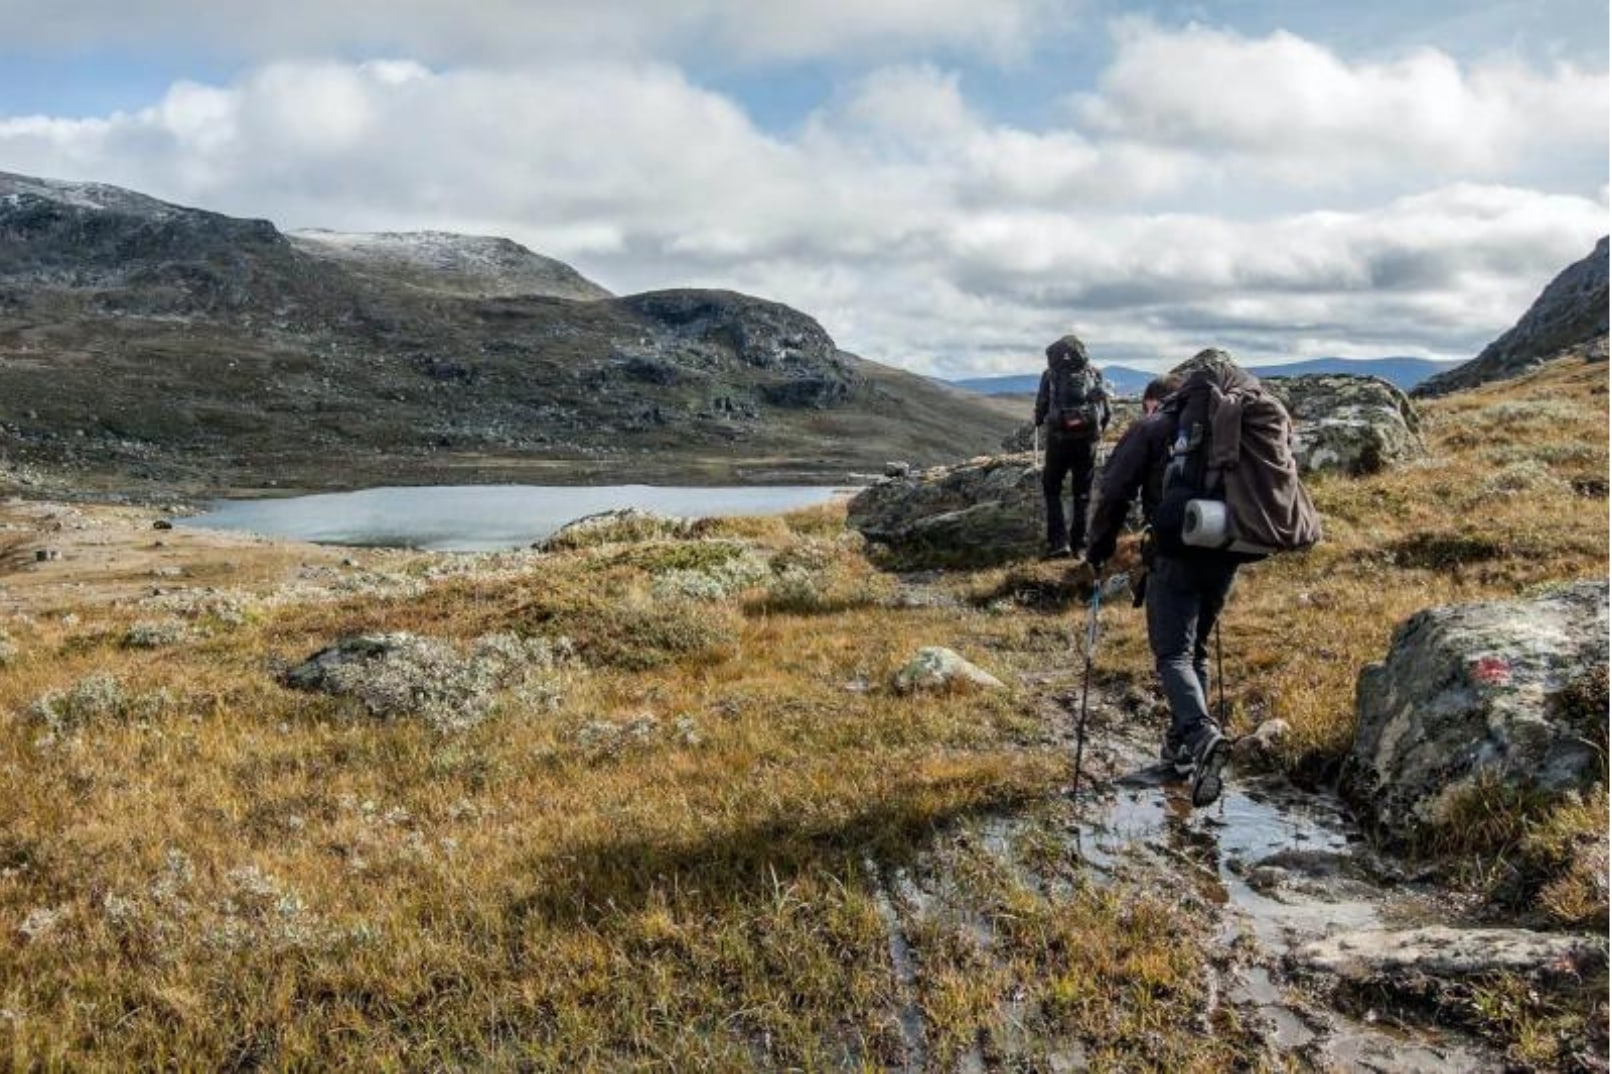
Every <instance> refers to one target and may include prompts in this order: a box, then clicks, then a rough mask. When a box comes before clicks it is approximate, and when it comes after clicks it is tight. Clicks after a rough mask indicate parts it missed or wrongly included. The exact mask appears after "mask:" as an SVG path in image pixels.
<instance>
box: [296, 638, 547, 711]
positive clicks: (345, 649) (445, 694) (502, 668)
mask: <svg viewBox="0 0 1612 1074" xmlns="http://www.w3.org/2000/svg"><path fill="white" fill-rule="evenodd" d="M571 658H572V649H571V643H570V642H569V641H568V640H567V639H564V638H561V639H559V640H558V641H555V642H550V641H548V640H547V639H544V638H519V637H516V636H515V635H513V634H487V635H484V636H482V637H481V638H478V639H476V641H475V643H474V644H472V645H471V646H469V647H468V649H461V648H460V647H459V646H456V645H453V644H452V643H450V642H447V641H444V640H442V639H439V638H427V637H421V636H419V635H416V634H409V633H406V632H399V633H392V634H364V635H358V636H354V637H349V638H343V639H342V640H341V641H338V642H337V643H336V644H334V645H331V646H329V647H327V648H324V649H321V650H319V651H318V652H317V653H315V654H313V655H312V656H310V657H309V658H308V659H307V660H305V661H303V662H302V663H301V664H298V665H297V666H296V667H293V668H291V669H290V670H288V671H287V672H285V674H284V675H283V676H282V678H281V681H282V682H284V683H285V685H287V686H289V687H291V688H293V689H297V690H308V691H312V692H316V693H324V694H330V695H333V696H336V697H347V698H352V699H353V700H355V701H357V702H359V703H360V704H361V705H362V706H363V707H364V709H365V710H366V711H367V712H368V713H369V714H370V715H371V716H375V717H377V718H379V719H383V720H401V719H418V720H421V721H423V722H425V723H427V724H429V725H430V726H432V727H434V728H436V729H437V730H439V731H462V730H464V729H466V728H469V727H473V726H475V725H476V724H478V723H480V722H481V721H482V720H484V719H486V718H487V716H488V715H490V714H491V713H492V711H493V706H494V703H495V702H496V701H497V698H498V694H499V693H500V692H501V691H503V690H506V689H511V688H516V687H519V688H520V689H521V692H522V694H523V696H522V698H521V700H522V702H523V704H526V705H528V706H530V705H533V704H536V705H539V706H543V707H548V706H552V705H553V704H554V703H556V702H557V700H558V698H559V682H558V680H557V679H555V678H553V677H552V675H551V674H550V673H553V672H555V671H556V670H557V669H558V668H560V667H561V666H563V665H565V664H568V663H569V662H570V661H571Z"/></svg>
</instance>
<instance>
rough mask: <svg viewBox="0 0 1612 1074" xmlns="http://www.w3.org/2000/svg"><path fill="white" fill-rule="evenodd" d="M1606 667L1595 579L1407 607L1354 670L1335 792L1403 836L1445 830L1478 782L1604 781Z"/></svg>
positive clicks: (1540, 788) (1601, 589)
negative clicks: (1518, 595) (1512, 597)
mask: <svg viewBox="0 0 1612 1074" xmlns="http://www.w3.org/2000/svg"><path fill="white" fill-rule="evenodd" d="M1606 667H1607V583H1606V582H1605V581H1590V582H1577V583H1574V584H1572V585H1568V586H1564V587H1562V588H1560V589H1558V590H1555V591H1553V592H1551V593H1549V594H1547V595H1544V596H1541V597H1537V598H1534V599H1531V600H1518V601H1496V602H1491V603H1483V604H1463V605H1454V606H1450V607H1444V608H1432V609H1428V610H1426V611H1422V612H1418V613H1417V614H1415V615H1413V616H1412V617H1411V618H1409V619H1407V620H1406V621H1405V622H1404V623H1402V624H1401V625H1400V626H1399V628H1398V629H1397V630H1395V632H1394V636H1393V641H1392V642H1391V643H1390V646H1389V652H1388V658H1387V660H1385V661H1384V662H1383V663H1380V664H1371V665H1369V666H1367V667H1366V668H1364V669H1363V670H1362V671H1361V673H1360V677H1359V680H1358V682H1357V685H1356V694H1355V710H1356V719H1357V726H1356V730H1355V741H1354V746H1353V748H1352V750H1351V751H1350V754H1349V757H1348V758H1347V760H1346V762H1345V769H1344V780H1343V785H1344V791H1345V793H1346V794H1347V795H1348V796H1349V797H1350V798H1351V799H1352V800H1353V801H1354V803H1355V804H1356V806H1357V807H1358V808H1359V809H1360V810H1361V812H1362V814H1363V815H1364V817H1365V819H1366V820H1367V821H1368V822H1370V823H1372V824H1374V825H1375V826H1376V827H1377V828H1378V829H1379V830H1381V831H1382V832H1383V833H1384V834H1386V835H1388V836H1390V837H1396V838H1408V837H1411V836H1414V835H1416V834H1417V833H1419V832H1423V831H1426V830H1428V829H1430V828H1436V827H1438V826H1440V825H1443V824H1447V823H1449V822H1450V821H1451V820H1452V819H1454V818H1453V816H1452V806H1454V805H1456V804H1457V803H1458V802H1459V801H1460V800H1461V799H1462V798H1463V797H1464V796H1466V795H1467V794H1468V793H1470V792H1471V791H1472V790H1473V789H1474V788H1476V787H1478V786H1479V785H1480V783H1482V782H1484V781H1490V780H1494V781H1499V782H1501V783H1503V784H1504V785H1506V786H1508V787H1511V788H1514V789H1517V790H1519V791H1524V792H1529V793H1545V794H1562V793H1566V792H1568V791H1573V790H1581V789H1585V788H1588V787H1589V786H1590V785H1591V784H1593V783H1594V782H1596V781H1597V780H1600V779H1602V778H1604V776H1603V774H1604V764H1605V762H1604V755H1603V753H1602V751H1603V750H1604V749H1605V743H1606V733H1607V713H1606V702H1605V689H1606V686H1605V683H1606V679H1605V674H1606ZM1597 695H1599V698H1598V699H1597Z"/></svg>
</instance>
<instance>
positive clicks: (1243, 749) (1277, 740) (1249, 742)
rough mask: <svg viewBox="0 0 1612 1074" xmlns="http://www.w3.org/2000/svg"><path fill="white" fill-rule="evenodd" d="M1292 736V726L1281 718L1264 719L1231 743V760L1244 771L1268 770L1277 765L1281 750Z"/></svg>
mask: <svg viewBox="0 0 1612 1074" xmlns="http://www.w3.org/2000/svg"><path fill="white" fill-rule="evenodd" d="M1292 737H1293V728H1292V726H1291V725H1290V724H1289V723H1288V722H1287V721H1286V720H1282V719H1273V720H1265V721H1263V722H1262V723H1261V724H1260V725H1259V726H1258V727H1256V728H1254V730H1253V731H1252V732H1251V733H1249V734H1246V735H1243V736H1241V737H1239V738H1238V739H1237V740H1236V741H1235V742H1233V743H1232V744H1231V758H1232V762H1233V763H1234V764H1236V765H1237V767H1238V768H1239V769H1243V770H1246V771H1268V770H1270V769H1273V768H1275V767H1277V765H1278V764H1279V763H1280V761H1281V756H1282V751H1283V750H1284V749H1286V748H1287V744H1288V742H1289V741H1290V740H1291V739H1292Z"/></svg>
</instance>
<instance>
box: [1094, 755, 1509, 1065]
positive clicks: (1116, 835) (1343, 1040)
mask: <svg viewBox="0 0 1612 1074" xmlns="http://www.w3.org/2000/svg"><path fill="white" fill-rule="evenodd" d="M1079 810H1080V812H1079V819H1078V821H1077V822H1076V824H1075V826H1074V827H1073V828H1072V829H1071V834H1072V839H1071V842H1072V844H1073V847H1074V849H1075V850H1076V851H1077V853H1079V855H1080V856H1081V857H1082V859H1084V861H1085V862H1086V863H1087V864H1088V865H1089V866H1090V867H1092V868H1093V869H1095V870H1096V871H1097V872H1098V873H1100V874H1104V875H1108V876H1118V875H1121V874H1123V873H1124V872H1125V871H1127V870H1128V869H1130V868H1132V867H1141V868H1153V869H1165V870H1169V871H1172V872H1174V873H1176V874H1177V875H1180V876H1182V877H1183V878H1184V879H1189V880H1191V881H1193V882H1194V883H1195V884H1196V885H1197V888H1198V891H1199V893H1200V894H1201V895H1202V896H1203V897H1204V898H1206V899H1208V900H1210V901H1211V902H1213V903H1215V904H1218V905H1220V906H1222V907H1224V909H1225V911H1226V913H1225V925H1224V928H1223V930H1222V934H1221V937H1220V939H1221V942H1222V943H1223V944H1224V945H1226V946H1228V947H1229V946H1230V945H1231V944H1232V943H1233V941H1235V940H1236V939H1237V938H1238V937H1239V936H1240V935H1243V934H1247V935H1249V936H1251V937H1252V938H1253V939H1254V941H1255V943H1256V946H1257V949H1258V951H1259V961H1260V962H1263V963H1267V964H1269V965H1270V966H1279V965H1281V961H1282V958H1283V956H1285V955H1286V954H1288V952H1290V951H1291V950H1293V949H1294V948H1295V947H1296V946H1297V945H1299V944H1301V943H1306V942H1309V941H1311V940H1315V939H1319V938H1321V937H1324V936H1327V935H1330V934H1332V933H1335V932H1341V931H1351V930H1356V929H1367V928H1374V927H1382V926H1384V925H1385V924H1386V923H1388V919H1390V918H1392V919H1394V920H1395V921H1401V922H1402V921H1404V920H1406V919H1414V918H1415V917H1417V916H1425V915H1427V914H1428V912H1429V908H1430V907H1431V906H1432V905H1433V903H1432V902H1431V901H1428V900H1427V897H1426V896H1425V895H1424V894H1422V893H1420V892H1418V891H1416V890H1415V889H1413V888H1409V887H1407V886H1405V885H1381V884H1379V883H1377V882H1375V881H1374V880H1373V878H1372V875H1371V872H1370V869H1369V867H1368V865H1369V852H1368V851H1366V849H1365V847H1364V841H1363V839H1362V837H1361V835H1360V833H1359V831H1358V829H1357V828H1356V827H1355V826H1354V824H1353V822H1352V821H1351V819H1350V817H1349V814H1348V811H1347V810H1346V809H1345V808H1344V806H1343V805H1342V803H1341V802H1339V801H1338V800H1337V799H1336V798H1334V797H1332V796H1330V795H1328V794H1325V793H1308V792H1300V791H1298V790H1296V789H1295V788H1293V787H1291V786H1290V785H1288V784H1286V783H1284V782H1279V781H1275V780H1271V781H1265V782H1260V781H1252V780H1244V781H1240V782H1239V783H1237V784H1235V785H1232V784H1228V785H1227V787H1226V792H1225V794H1224V795H1223V797H1222V798H1221V800H1220V802H1218V803H1216V804H1215V805H1214V806H1212V807H1210V808H1208V809H1201V810H1194V809H1193V808H1192V806H1191V802H1190V800H1189V798H1188V793H1187V790H1186V788H1185V786H1164V787H1145V788H1130V787H1120V788H1115V789H1113V791H1112V794H1111V795H1108V796H1101V795H1096V794H1094V795H1093V796H1091V797H1090V798H1087V799H1085V800H1083V801H1082V802H1081V803H1080V807H1079ZM1230 973H1231V979H1230V981H1229V982H1228V983H1227V988H1226V994H1227V998H1228V999H1229V1000H1230V1001H1231V1002H1232V1003H1234V1004H1236V1005H1237V1006H1239V1007H1241V1008H1242V1009H1244V1010H1245V1011H1249V1012H1250V1013H1252V1014H1253V1015H1254V1016H1255V1017H1257V1018H1259V1019H1260V1020H1262V1021H1263V1022H1264V1023H1265V1024H1266V1025H1267V1026H1268V1027H1269V1028H1268V1035H1267V1040H1268V1041H1269V1042H1270V1044H1271V1045H1272V1046H1273V1047H1274V1048H1275V1049H1276V1050H1277V1051H1278V1052H1280V1053H1285V1054H1304V1055H1307V1056H1309V1057H1310V1058H1311V1059H1312V1061H1314V1062H1315V1063H1316V1064H1317V1065H1318V1066H1320V1067H1321V1068H1322V1069H1327V1070H1371V1071H1396V1072H1410V1071H1429V1072H1436V1074H1453V1072H1455V1071H1471V1070H1479V1069H1490V1065H1489V1064H1488V1063H1487V1061H1486V1058H1485V1057H1484V1056H1483V1054H1482V1053H1481V1052H1480V1051H1478V1050H1474V1049H1471V1048H1468V1047H1467V1046H1466V1045H1465V1044H1464V1043H1462V1042H1461V1041H1460V1040H1458V1039H1455V1038H1454V1037H1451V1036H1449V1035H1446V1034H1444V1033H1439V1032H1422V1031H1417V1030H1409V1029H1403V1028H1401V1029H1394V1028H1390V1027H1385V1026H1379V1025H1373V1024H1368V1023H1365V1022H1360V1021H1356V1020H1354V1019H1352V1018H1350V1017H1348V1016H1346V1015H1344V1014H1343V1013H1341V1012H1337V1011H1332V1010H1322V1009H1318V1008H1316V1007H1314V1006H1313V1004H1312V1003H1311V1002H1310V1001H1309V1000H1308V999H1307V998H1306V997H1304V996H1303V995H1300V994H1298V993H1294V992H1290V990H1289V989H1288V988H1287V986H1286V985H1285V983H1284V982H1283V981H1282V980H1281V979H1280V978H1279V977H1278V976H1276V975H1274V974H1273V972H1272V970H1271V969H1269V968H1267V966H1266V965H1260V964H1256V965H1244V966H1238V967H1235V968H1233V969H1232V970H1231V971H1230Z"/></svg>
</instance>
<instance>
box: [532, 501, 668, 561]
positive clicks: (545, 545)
mask: <svg viewBox="0 0 1612 1074" xmlns="http://www.w3.org/2000/svg"><path fill="white" fill-rule="evenodd" d="M689 527H690V522H689V520H688V519H686V518H676V517H674V516H672V515H663V514H660V513H659V512H657V511H645V510H642V509H640V508H637V507H617V508H613V509H612V510H609V511H599V512H597V513H595V514H591V515H584V516H583V517H581V518H579V519H577V520H576V521H574V522H568V523H566V524H565V525H564V526H561V527H560V528H559V529H557V530H555V531H554V532H553V533H551V534H549V536H548V537H547V538H545V539H544V540H541V541H538V542H537V543H536V544H534V545H533V546H532V547H534V548H537V549H540V550H541V551H544V552H567V551H573V550H575V549H578V548H593V547H595V546H596V545H601V544H618V543H625V542H632V541H652V540H657V539H661V538H668V537H670V538H677V537H684V536H687V534H688V531H689Z"/></svg>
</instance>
